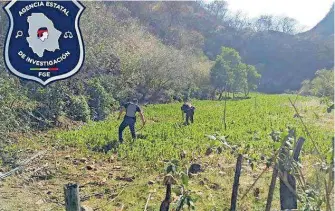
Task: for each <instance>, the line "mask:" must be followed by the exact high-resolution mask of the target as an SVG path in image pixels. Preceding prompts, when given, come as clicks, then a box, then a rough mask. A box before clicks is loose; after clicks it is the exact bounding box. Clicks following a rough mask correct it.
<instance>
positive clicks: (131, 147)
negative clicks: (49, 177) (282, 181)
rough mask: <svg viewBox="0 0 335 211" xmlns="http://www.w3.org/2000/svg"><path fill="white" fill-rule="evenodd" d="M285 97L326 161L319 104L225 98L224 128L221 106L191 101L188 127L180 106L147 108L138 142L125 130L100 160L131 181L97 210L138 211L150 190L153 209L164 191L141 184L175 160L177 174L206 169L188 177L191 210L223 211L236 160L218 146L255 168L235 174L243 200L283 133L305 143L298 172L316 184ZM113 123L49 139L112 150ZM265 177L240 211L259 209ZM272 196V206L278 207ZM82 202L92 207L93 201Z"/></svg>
mask: <svg viewBox="0 0 335 211" xmlns="http://www.w3.org/2000/svg"><path fill="white" fill-rule="evenodd" d="M289 98H291V99H292V101H294V102H295V105H296V106H297V108H298V110H299V113H300V115H301V116H302V119H303V121H304V122H305V124H306V125H307V127H308V130H309V132H310V133H311V136H312V138H313V139H314V140H315V141H316V143H317V146H318V148H319V150H320V152H321V154H322V155H323V156H324V157H325V158H327V159H328V161H330V159H331V151H330V149H331V148H332V144H331V138H332V137H333V121H332V114H328V113H327V112H326V106H325V105H321V104H320V103H319V101H320V100H319V99H318V98H310V97H301V96H299V97H298V98H296V96H294V95H262V94H253V95H252V97H251V98H250V99H245V100H228V101H227V116H226V123H227V128H226V130H225V129H224V124H223V110H224V101H193V102H192V103H193V105H194V106H195V107H196V112H195V123H194V124H193V125H190V126H183V125H182V121H181V111H180V106H181V104H180V103H173V104H165V105H148V106H146V107H144V108H143V109H144V112H145V116H146V119H147V125H146V126H145V128H143V130H140V131H139V132H138V133H139V135H140V138H139V139H137V140H136V141H135V142H134V143H132V142H131V141H130V133H129V130H125V133H126V142H125V144H122V145H120V146H119V147H117V148H116V147H115V149H112V150H111V151H110V152H109V153H108V154H107V155H106V156H109V155H110V154H113V153H115V152H117V154H118V155H117V156H118V160H119V161H120V162H122V163H123V165H125V166H127V167H128V170H127V174H131V175H136V178H137V179H136V180H135V181H134V182H133V183H132V184H131V185H129V186H128V188H127V189H128V190H127V191H124V192H123V193H122V194H120V196H118V199H117V200H115V203H108V202H106V205H104V206H105V207H104V209H105V210H111V209H112V208H115V206H117V204H118V203H122V204H125V206H126V207H125V208H126V210H143V207H144V205H145V202H146V197H147V195H148V193H149V191H151V190H153V189H154V190H155V191H157V193H156V197H155V198H154V199H152V200H151V201H150V205H149V207H148V210H158V208H159V205H160V202H161V200H162V199H163V198H164V193H165V190H164V186H163V185H162V184H161V183H158V184H155V185H154V186H153V187H151V186H150V187H149V186H148V185H147V184H146V183H147V182H148V180H149V179H152V178H156V177H157V176H159V175H160V176H162V175H164V167H165V166H166V162H167V161H168V160H173V159H176V160H179V162H180V164H179V167H178V168H179V169H180V171H186V169H187V168H188V166H189V165H190V164H191V163H196V162H198V163H201V164H202V165H204V166H205V171H204V172H203V173H201V174H200V176H197V177H196V178H190V184H189V186H188V188H189V189H190V191H191V193H192V194H193V195H194V198H195V200H194V201H195V205H196V207H197V210H222V209H228V208H229V206H230V195H231V185H232V181H233V177H234V163H235V159H236V156H235V154H234V153H233V152H232V150H231V149H228V148H227V147H224V145H223V142H226V143H227V144H228V145H230V146H232V147H233V148H234V149H236V153H243V154H245V155H247V156H248V157H249V158H250V162H249V163H253V164H254V165H255V168H253V169H252V168H250V166H248V164H247V162H246V161H245V162H244V163H245V165H246V166H245V168H246V170H245V171H244V173H245V175H243V173H242V177H241V188H240V191H241V193H240V194H243V192H244V191H245V190H246V189H247V188H248V186H249V185H250V184H252V182H253V181H254V180H255V177H257V175H258V174H259V173H260V171H261V170H262V169H264V166H265V163H266V162H267V160H268V159H269V158H270V157H271V156H272V155H273V154H274V151H276V150H278V149H279V147H280V141H274V140H273V139H274V138H273V137H277V138H283V137H284V136H285V135H286V134H287V130H288V128H294V129H295V130H296V134H297V136H298V137H299V136H303V137H305V138H306V143H305V145H304V147H303V152H302V156H301V159H302V163H303V165H304V166H305V168H303V171H305V172H306V178H307V179H309V180H310V182H311V183H312V182H314V181H315V180H316V178H315V175H314V170H313V169H312V164H313V162H315V161H316V160H317V159H316V155H315V149H314V147H313V144H312V141H311V140H310V139H309V137H308V136H307V135H306V133H305V131H304V129H303V126H302V124H301V122H300V119H299V118H295V117H294V115H295V111H294V109H293V107H292V106H291V105H290V103H289ZM138 122H140V121H138ZM119 123H120V122H119V121H117V120H116V115H112V116H110V118H109V119H108V120H106V121H104V122H99V123H89V124H88V125H86V126H83V127H82V128H80V129H78V130H75V131H69V132H62V133H57V134H56V140H57V143H59V144H61V145H66V146H71V147H76V148H79V149H80V150H81V151H82V152H85V153H89V154H96V152H92V150H91V149H96V148H99V147H101V146H104V145H106V144H108V143H111V144H112V146H115V142H116V139H117V129H118V125H119ZM137 124H138V125H137V128H141V125H140V123H137ZM271 134H272V135H273V137H272V136H271ZM212 136H214V137H216V140H212V139H214V138H213V137H212ZM222 140H224V141H222ZM220 147H222V149H223V151H222V153H217V152H216V151H215V149H218V148H220ZM208 148H212V149H214V152H213V153H212V155H210V156H206V155H205V152H206V150H207V149H208ZM183 150H184V151H185V152H186V158H185V159H180V153H181V151H183ZM102 156H104V155H102ZM218 166H219V168H218ZM222 166H223V167H222ZM222 171H223V173H222ZM219 172H221V173H220V174H219ZM177 177H178V176H177ZM161 179H162V178H161ZM270 179H271V171H269V172H268V173H266V174H265V176H264V178H262V179H261V180H260V182H259V185H258V186H259V188H260V189H261V199H257V200H255V199H254V198H253V197H252V193H250V194H249V195H250V196H248V197H247V199H245V202H244V203H242V204H240V208H241V210H263V209H264V206H265V202H266V195H267V190H268V185H269V183H270ZM203 180H205V181H211V182H209V183H211V184H218V185H219V187H220V188H218V189H216V188H211V186H210V185H209V184H208V185H205V186H203V185H199V184H198V183H199V181H203ZM113 184H114V185H116V184H117V183H115V182H113ZM277 186H278V185H277ZM177 187H178V186H177ZM277 191H278V190H276V192H275V197H274V203H273V207H274V208H277V209H278V206H279V203H278V200H279V196H278V195H279V194H278V192H277ZM175 192H176V191H175ZM177 192H178V191H177ZM174 194H176V193H174ZM176 195H178V194H176ZM117 201H118V203H116V202H117ZM89 203H91V204H99V202H98V201H90V202H89ZM301 206H302V205H301ZM242 208H243V209H242Z"/></svg>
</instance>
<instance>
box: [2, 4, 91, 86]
mask: <svg viewBox="0 0 335 211" xmlns="http://www.w3.org/2000/svg"><path fill="white" fill-rule="evenodd" d="M17 1H18V0H13V1H11V2H10V3H8V4H7V5H6V7H5V9H6V12H7V14H8V16H9V18H10V29H9V31H8V35H7V39H6V45H5V61H6V62H5V64H6V66H7V67H8V69H9V70H10V71H11V72H12V73H13V74H14V75H16V76H19V77H21V78H25V79H28V80H33V81H36V82H38V83H40V84H42V85H43V86H46V85H47V84H49V83H51V82H53V81H57V80H61V79H66V78H69V77H71V76H73V75H74V74H76V73H77V72H78V71H79V70H80V68H81V67H82V65H83V64H84V55H85V52H84V43H83V39H82V36H81V32H80V29H79V18H80V15H81V14H82V12H83V11H84V9H85V8H84V7H83V6H82V5H81V4H80V3H78V2H77V1H76V0H72V2H73V3H74V4H75V5H76V6H77V7H78V8H79V12H78V14H77V16H76V19H75V29H76V32H77V35H78V41H79V49H80V55H79V61H78V63H77V65H76V66H75V67H74V68H73V69H72V70H71V71H70V72H67V73H65V74H62V75H58V76H54V77H51V78H49V79H48V80H46V81H43V80H41V79H40V78H38V77H35V76H31V75H26V74H23V73H20V72H19V71H17V70H16V69H15V68H14V67H13V66H12V64H11V62H10V60H9V55H8V52H9V51H8V50H9V41H10V38H11V36H12V33H13V28H14V21H13V16H12V13H11V11H10V10H9V9H10V7H11V6H13V4H15V2H17Z"/></svg>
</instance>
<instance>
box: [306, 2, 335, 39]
mask: <svg viewBox="0 0 335 211" xmlns="http://www.w3.org/2000/svg"><path fill="white" fill-rule="evenodd" d="M313 35H314V36H323V37H328V36H333V35H334V4H333V6H332V7H331V9H330V10H329V12H328V13H327V15H326V16H325V17H324V18H323V19H322V20H321V21H320V22H319V23H318V24H317V25H316V26H314V27H313V28H312V29H311V30H309V31H307V32H304V33H301V36H313Z"/></svg>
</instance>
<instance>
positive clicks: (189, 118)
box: [186, 111, 194, 124]
mask: <svg viewBox="0 0 335 211" xmlns="http://www.w3.org/2000/svg"><path fill="white" fill-rule="evenodd" d="M193 115H194V112H193V111H188V112H186V124H189V120H190V121H191V123H193Z"/></svg>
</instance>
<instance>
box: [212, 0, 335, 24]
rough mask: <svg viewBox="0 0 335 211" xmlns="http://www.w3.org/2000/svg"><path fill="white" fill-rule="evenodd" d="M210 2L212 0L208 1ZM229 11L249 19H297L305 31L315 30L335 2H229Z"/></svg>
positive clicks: (316, 0)
mask: <svg viewBox="0 0 335 211" xmlns="http://www.w3.org/2000/svg"><path fill="white" fill-rule="evenodd" d="M206 1H207V2H210V1H211V0H206ZM227 2H228V4H229V5H228V7H229V10H230V11H232V12H236V11H238V10H241V11H242V12H243V13H246V14H247V16H248V17H249V18H255V17H258V16H260V15H263V14H270V15H280V16H281V15H284V16H288V17H290V18H294V19H296V20H297V21H298V22H299V24H300V25H302V26H305V27H306V28H304V29H305V30H308V29H311V28H313V27H314V26H315V25H316V24H317V23H318V22H319V21H320V20H322V18H324V17H325V15H326V14H327V12H328V11H329V9H330V7H331V5H332V3H333V2H334V0H227Z"/></svg>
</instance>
